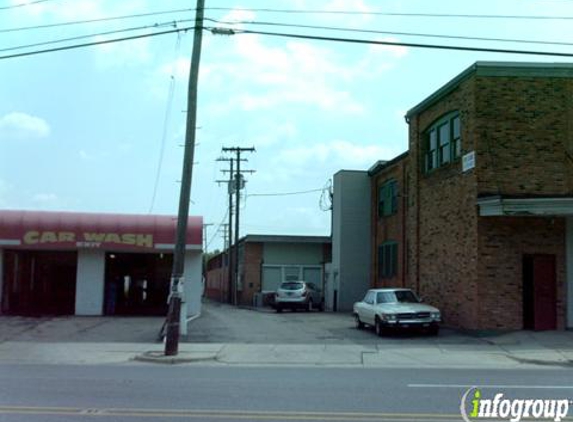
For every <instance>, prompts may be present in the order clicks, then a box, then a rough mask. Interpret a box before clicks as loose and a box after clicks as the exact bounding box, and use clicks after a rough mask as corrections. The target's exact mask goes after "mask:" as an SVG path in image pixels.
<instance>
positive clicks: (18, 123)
mask: <svg viewBox="0 0 573 422" xmlns="http://www.w3.org/2000/svg"><path fill="white" fill-rule="evenodd" d="M49 135H50V126H49V125H48V123H47V122H46V121H45V120H44V119H42V118H40V117H36V116H31V115H29V114H26V113H21V112H12V113H8V114H5V115H4V116H2V117H0V138H3V139H10V138H12V139H39V138H46V137H48V136H49Z"/></svg>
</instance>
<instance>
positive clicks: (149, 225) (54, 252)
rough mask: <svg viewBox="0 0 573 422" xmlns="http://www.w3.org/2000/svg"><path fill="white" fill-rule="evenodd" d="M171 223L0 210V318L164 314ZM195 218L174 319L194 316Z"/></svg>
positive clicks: (197, 302) (197, 279)
mask: <svg viewBox="0 0 573 422" xmlns="http://www.w3.org/2000/svg"><path fill="white" fill-rule="evenodd" d="M176 226H177V217H174V216H164V215H126V214H92V213H73V212H40V211H0V276H1V277H0V305H1V306H0V313H2V314H7V315H26V316H41V315H166V314H167V308H168V306H167V298H168V294H169V290H170V279H171V269H172V263H173V250H174V243H175V233H176ZM202 226H203V220H202V218H201V217H190V218H189V222H188V228H187V240H186V251H187V252H186V256H185V283H184V300H185V306H184V309H182V316H183V315H187V316H192V315H197V314H199V313H200V311H201V296H202V275H201V269H202Z"/></svg>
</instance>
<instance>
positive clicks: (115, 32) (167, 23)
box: [0, 20, 188, 51]
mask: <svg viewBox="0 0 573 422" xmlns="http://www.w3.org/2000/svg"><path fill="white" fill-rule="evenodd" d="M186 21H188V20H185V21H172V22H164V23H155V24H153V25H145V26H136V27H132V28H124V29H116V30H114V31H107V32H100V33H97V34H87V35H78V36H75V37H69V38H59V39H57V40H51V41H44V42H39V43H34V44H27V45H19V46H14V47H7V48H2V49H0V51H13V50H23V49H26V48H31V47H39V46H42V45H50V44H59V43H62V42H68V41H76V40H81V39H86V38H94V37H101V36H104V35H111V34H119V33H122V32H131V31H140V30H143V29H150V28H161V27H164V26H174V27H175V28H177V23H180V22H186Z"/></svg>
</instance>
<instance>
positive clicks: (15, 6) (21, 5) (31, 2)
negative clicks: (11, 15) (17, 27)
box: [0, 0, 54, 10]
mask: <svg viewBox="0 0 573 422" xmlns="http://www.w3.org/2000/svg"><path fill="white" fill-rule="evenodd" d="M47 1H54V0H35V1H29V2H27V3H19V4H14V5H12V6H2V7H0V10H8V9H15V8H17V7H25V6H31V5H33V4H38V3H45V2H47Z"/></svg>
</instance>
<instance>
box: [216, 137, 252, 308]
mask: <svg viewBox="0 0 573 422" xmlns="http://www.w3.org/2000/svg"><path fill="white" fill-rule="evenodd" d="M223 152H234V153H235V154H236V158H235V161H236V162H237V171H236V173H235V175H234V177H233V179H234V182H235V183H234V189H235V205H236V210H235V249H234V250H233V252H234V259H233V262H234V270H235V271H234V277H233V304H234V305H237V301H238V295H237V290H238V285H239V209H240V206H239V204H240V199H241V193H240V191H241V189H243V188H244V187H245V181H244V178H243V174H242V173H254V170H243V171H242V172H241V161H245V159H241V153H242V152H255V148H254V147H251V148H241V147H232V148H227V147H224V148H223ZM231 173H232V172H231Z"/></svg>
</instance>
